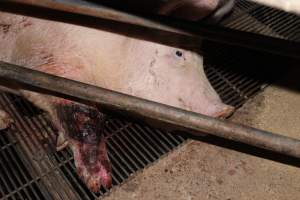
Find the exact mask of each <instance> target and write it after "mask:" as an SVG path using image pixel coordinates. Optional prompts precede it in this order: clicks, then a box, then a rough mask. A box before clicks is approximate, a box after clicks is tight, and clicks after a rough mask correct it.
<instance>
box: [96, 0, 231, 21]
mask: <svg viewBox="0 0 300 200" xmlns="http://www.w3.org/2000/svg"><path fill="white" fill-rule="evenodd" d="M234 2H235V0H151V1H140V0H101V4H104V5H108V6H111V7H114V8H118V9H126V10H130V11H135V12H138V13H147V14H149V13H150V14H160V15H168V16H172V17H176V18H181V19H186V20H192V21H198V20H203V19H205V21H207V22H210V23H216V22H218V21H220V20H221V19H223V18H224V17H225V16H227V15H228V14H229V13H230V12H231V10H232V8H233V6H234ZM95 3H99V1H95Z"/></svg>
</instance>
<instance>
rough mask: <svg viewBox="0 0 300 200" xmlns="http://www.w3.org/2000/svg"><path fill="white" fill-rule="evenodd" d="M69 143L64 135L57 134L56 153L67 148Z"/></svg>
mask: <svg viewBox="0 0 300 200" xmlns="http://www.w3.org/2000/svg"><path fill="white" fill-rule="evenodd" d="M68 144H69V142H68V140H67V139H66V138H65V134H64V133H59V134H58V136H57V141H56V151H61V150H63V149H64V148H66V147H67V146H68Z"/></svg>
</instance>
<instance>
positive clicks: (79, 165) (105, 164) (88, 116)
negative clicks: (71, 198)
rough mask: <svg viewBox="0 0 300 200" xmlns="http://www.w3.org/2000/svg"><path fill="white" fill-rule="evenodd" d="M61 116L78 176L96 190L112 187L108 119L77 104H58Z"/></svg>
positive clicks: (91, 108)
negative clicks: (105, 127) (105, 134)
mask: <svg viewBox="0 0 300 200" xmlns="http://www.w3.org/2000/svg"><path fill="white" fill-rule="evenodd" d="M58 115H59V117H60V118H61V121H62V122H63V126H64V129H65V130H66V132H67V133H68V141H69V144H70V146H71V149H72V151H73V155H74V161H75V166H76V169H77V174H78V176H79V177H80V178H81V179H82V181H83V182H84V183H85V184H86V185H87V187H88V188H89V189H90V190H91V191H93V192H98V191H99V189H100V187H101V185H102V186H103V187H105V188H110V187H111V185H112V180H111V164H110V161H109V158H108V155H107V150H106V138H105V136H104V134H103V132H104V131H103V129H104V122H105V117H104V115H103V114H101V113H100V112H99V111H98V110H97V109H96V108H93V107H90V106H86V105H83V104H77V103H74V102H71V103H67V104H63V105H59V108H58Z"/></svg>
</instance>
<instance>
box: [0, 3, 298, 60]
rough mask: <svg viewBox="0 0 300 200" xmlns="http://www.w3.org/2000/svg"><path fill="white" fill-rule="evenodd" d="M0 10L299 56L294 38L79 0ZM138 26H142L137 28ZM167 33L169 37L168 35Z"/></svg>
mask: <svg viewBox="0 0 300 200" xmlns="http://www.w3.org/2000/svg"><path fill="white" fill-rule="evenodd" d="M0 10H6V11H10V12H17V13H21V14H26V15H38V16H39V17H46V18H51V19H53V20H62V21H67V22H70V23H79V24H82V25H85V26H97V27H98V28H102V29H110V31H113V32H119V33H121V34H125V35H128V36H132V37H139V38H143V39H147V40H152V41H155V42H160V43H165V44H169V45H174V46H178V47H182V48H194V47H195V46H199V45H200V44H201V41H202V39H207V40H211V41H216V42H219V43H225V44H231V45H236V46H242V47H245V48H250V49H254V50H258V51H264V52H268V53H272V54H277V55H283V56H288V57H293V58H299V57H300V56H299V52H300V43H297V42H293V41H287V40H283V39H279V38H273V37H269V36H265V35H258V34H254V33H249V32H243V31H238V30H233V29H229V28H224V27H219V26H212V25H208V24H204V23H196V22H190V21H185V20H179V19H174V18H169V17H164V16H157V15H145V14H139V15H136V14H135V15H134V14H130V13H127V12H122V11H119V10H116V9H113V8H109V7H105V6H101V5H99V4H95V3H91V2H87V1H83V0H68V1H66V0H55V1H54V0H2V1H1V2H0ZM51 11H55V12H59V11H62V12H63V14H58V13H56V14H53V13H52V14H49V13H50V12H51ZM76 16H77V17H76ZM95 18H96V19H98V20H95ZM100 19H102V21H101V20H100ZM103 19H106V20H109V23H110V25H107V24H105V23H104V21H103ZM115 23H120V24H123V26H122V25H120V24H118V25H117V24H115ZM128 24H129V25H130V26H128ZM141 27H143V28H144V29H142V30H139V31H138V28H141ZM145 29H146V30H145ZM157 31H158V32H157ZM170 34H171V35H172V36H173V37H168V36H169V35H170ZM176 37H177V38H176ZM183 38H185V39H183ZM186 38H189V39H186Z"/></svg>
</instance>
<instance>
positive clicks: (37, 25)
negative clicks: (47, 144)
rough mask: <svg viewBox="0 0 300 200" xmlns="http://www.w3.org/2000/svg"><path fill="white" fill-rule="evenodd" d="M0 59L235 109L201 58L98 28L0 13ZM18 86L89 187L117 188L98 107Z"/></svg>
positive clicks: (222, 110)
mask: <svg viewBox="0 0 300 200" xmlns="http://www.w3.org/2000/svg"><path fill="white" fill-rule="evenodd" d="M0 60H2V61H5V62H9V63H13V64H16V65H21V66H24V67H27V68H30V69H34V70H38V71H42V72H46V73H49V74H53V75H56V76H60V77H64V78H68V79H72V80H76V81H80V82H83V83H87V84H91V85H95V86H99V87H103V88H107V89H110V90H114V91H118V92H121V93H125V94H129V95H133V96H137V97H141V98H144V99H148V100H151V101H155V102H159V103H162V104H166V105H170V106H174V107H178V108H182V109H185V110H189V111H192V112H196V113H201V114H204V115H208V116H212V117H221V118H224V117H226V116H228V115H230V114H231V113H232V112H233V110H234V108H233V107H231V106H229V105H226V104H224V103H223V102H222V101H221V99H220V97H219V96H218V94H217V93H216V92H215V90H214V89H213V87H212V86H211V85H210V83H209V81H208V80H207V78H206V76H205V73H204V70H203V58H202V57H201V55H199V54H197V53H196V52H192V51H188V50H184V49H179V48H175V47H170V46H166V45H162V44H158V43H153V42H149V41H144V40H141V39H135V38H130V37H126V36H123V35H119V34H116V33H111V32H106V31H103V30H99V29H94V28H89V27H83V26H79V25H74V24H67V23H63V22H54V21H50V20H45V19H39V18H34V17H25V16H21V15H18V14H11V13H7V12H0ZM6 87H12V85H9V84H8V85H6ZM50 87H51V86H50ZM14 88H15V90H17V91H18V92H19V94H20V95H22V96H23V97H24V98H26V99H27V100H29V101H31V102H32V103H33V104H34V105H36V106H37V107H39V108H41V109H43V110H44V111H46V112H47V113H49V116H50V118H51V121H52V123H53V125H54V126H55V127H56V128H57V130H58V131H59V137H58V149H62V148H63V147H65V146H66V145H67V144H69V145H70V147H71V149H72V151H73V154H74V162H75V165H76V169H77V174H78V175H79V177H80V178H81V179H82V180H83V182H84V183H85V184H86V185H87V187H88V188H89V189H90V190H91V191H94V192H97V191H98V189H99V187H100V186H101V185H102V186H104V187H106V188H109V187H111V165H110V161H109V158H108V156H107V150H106V145H105V142H106V138H105V137H104V136H103V134H102V131H103V128H102V127H103V121H105V120H104V119H105V117H104V116H103V114H101V113H100V112H99V110H98V109H97V108H96V106H92V105H84V104H80V103H78V102H74V101H70V100H67V99H63V98H59V97H54V96H49V95H46V94H41V93H37V92H33V91H28V90H25V89H22V88H21V87H18V86H14ZM1 112H2V111H1ZM0 117H1V116H0ZM0 121H1V120H0Z"/></svg>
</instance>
